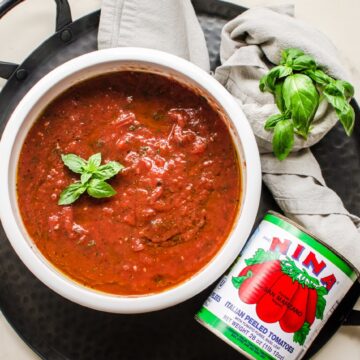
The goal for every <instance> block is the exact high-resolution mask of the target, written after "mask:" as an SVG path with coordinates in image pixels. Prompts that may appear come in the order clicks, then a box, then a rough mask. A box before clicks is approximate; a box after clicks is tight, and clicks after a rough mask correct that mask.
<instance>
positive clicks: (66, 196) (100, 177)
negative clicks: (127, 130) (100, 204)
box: [58, 153, 124, 205]
mask: <svg viewBox="0 0 360 360" xmlns="http://www.w3.org/2000/svg"><path fill="white" fill-rule="evenodd" d="M61 159H62V161H63V163H64V164H65V165H66V166H67V167H68V168H69V169H70V170H71V171H73V172H74V173H76V174H80V175H81V176H80V181H76V182H74V183H72V184H70V185H69V186H68V187H67V188H65V189H64V190H63V191H62V193H61V194H60V198H59V201H58V204H59V205H69V204H72V203H73V202H74V201H76V200H77V199H78V198H79V197H80V196H81V195H82V194H83V193H84V192H85V191H87V193H88V194H89V195H90V196H92V197H94V198H97V199H100V198H105V197H110V196H113V195H115V194H116V191H115V190H114V188H113V187H112V186H111V185H110V184H108V183H107V182H106V181H105V180H108V179H110V178H112V177H113V176H115V175H116V174H117V173H118V172H119V171H121V170H122V169H123V168H124V166H123V165H121V164H120V163H118V162H116V161H110V162H108V163H107V164H104V165H101V153H97V154H94V155H91V156H90V157H89V159H88V160H84V159H82V158H81V157H80V156H77V155H75V154H66V155H61Z"/></svg>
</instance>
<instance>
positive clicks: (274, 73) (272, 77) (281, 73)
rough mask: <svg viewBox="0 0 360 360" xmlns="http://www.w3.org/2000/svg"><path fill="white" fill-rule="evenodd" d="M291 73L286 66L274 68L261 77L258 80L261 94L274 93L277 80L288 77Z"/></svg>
mask: <svg viewBox="0 0 360 360" xmlns="http://www.w3.org/2000/svg"><path fill="white" fill-rule="evenodd" d="M291 73H292V69H291V68H289V67H288V66H283V65H279V66H275V67H274V68H272V69H271V70H270V71H269V72H268V73H267V74H266V75H265V76H263V77H262V78H261V79H260V90H261V91H262V92H264V91H269V92H272V93H273V92H274V91H275V83H276V81H277V80H278V79H281V78H283V77H285V76H288V75H290V74H291Z"/></svg>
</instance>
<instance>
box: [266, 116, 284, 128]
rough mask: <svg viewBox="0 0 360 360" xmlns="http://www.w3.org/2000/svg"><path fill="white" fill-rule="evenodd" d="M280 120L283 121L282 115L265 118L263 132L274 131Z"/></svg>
mask: <svg viewBox="0 0 360 360" xmlns="http://www.w3.org/2000/svg"><path fill="white" fill-rule="evenodd" d="M281 120H284V115H283V114H275V115H271V116H269V117H268V118H267V120H266V122H265V125H264V129H265V130H272V129H274V127H275V126H276V124H277V123H278V122H279V121H281Z"/></svg>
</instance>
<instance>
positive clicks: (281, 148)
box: [273, 119, 294, 160]
mask: <svg viewBox="0 0 360 360" xmlns="http://www.w3.org/2000/svg"><path fill="white" fill-rule="evenodd" d="M293 145H294V124H293V122H292V121H291V120H290V119H287V120H280V121H279V122H278V123H277V124H276V126H275V128H274V137H273V151H274V154H275V156H276V157H277V158H278V159H279V160H284V159H285V158H286V157H287V156H288V155H289V153H290V151H291V150H292V148H293Z"/></svg>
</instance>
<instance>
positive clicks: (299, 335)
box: [293, 321, 310, 345]
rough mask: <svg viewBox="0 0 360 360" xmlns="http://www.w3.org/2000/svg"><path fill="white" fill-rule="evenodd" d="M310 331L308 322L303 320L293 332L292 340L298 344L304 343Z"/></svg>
mask: <svg viewBox="0 0 360 360" xmlns="http://www.w3.org/2000/svg"><path fill="white" fill-rule="evenodd" d="M309 332H310V324H309V323H308V322H307V321H305V322H304V324H303V325H302V327H301V328H300V330H298V331H296V332H294V335H293V341H294V342H295V343H298V344H300V345H304V343H305V340H306V337H307V336H308V335H309Z"/></svg>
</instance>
